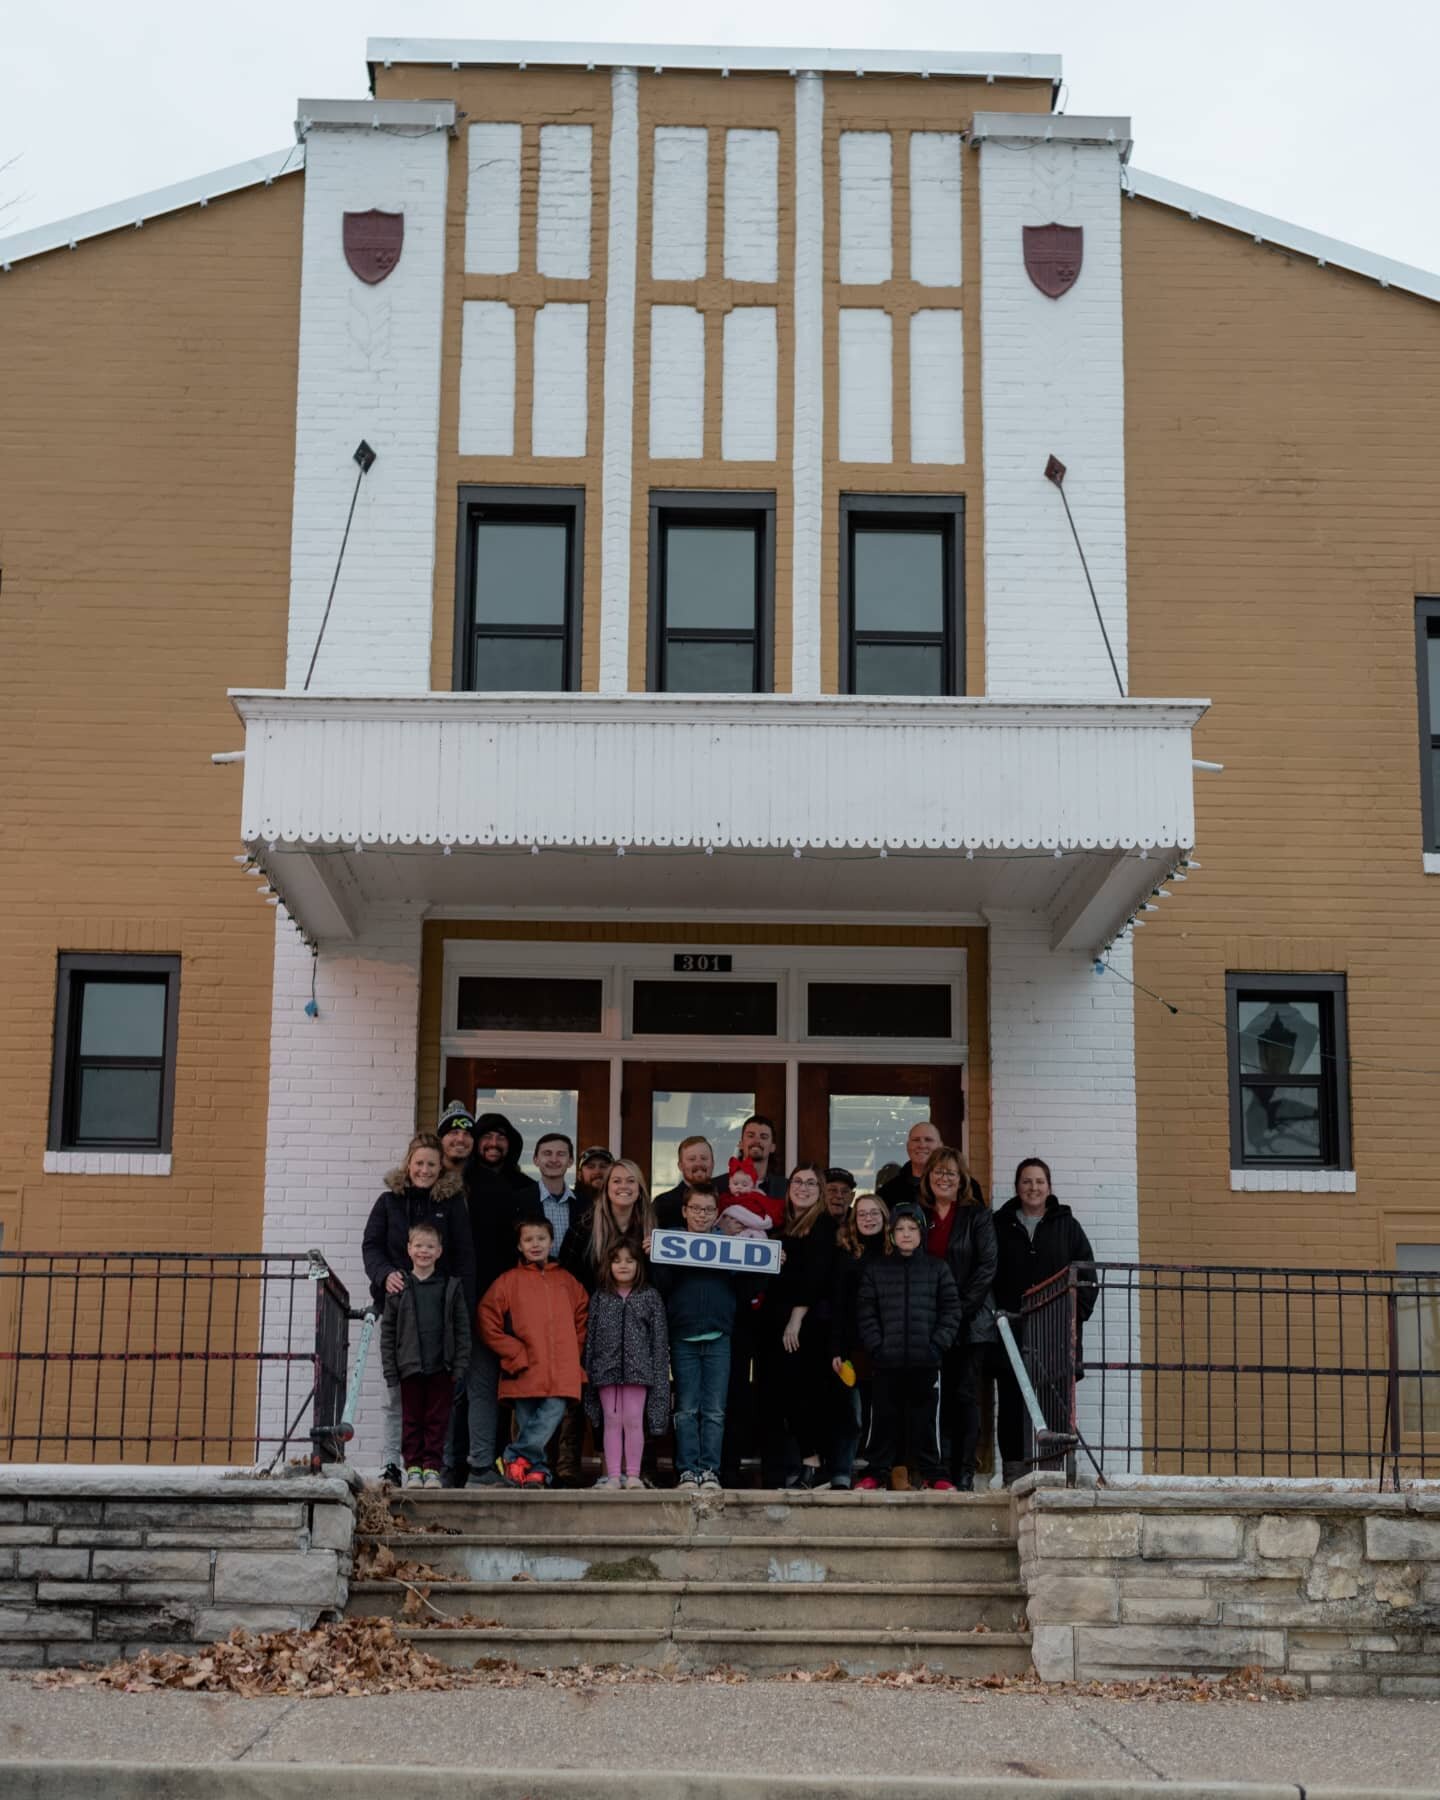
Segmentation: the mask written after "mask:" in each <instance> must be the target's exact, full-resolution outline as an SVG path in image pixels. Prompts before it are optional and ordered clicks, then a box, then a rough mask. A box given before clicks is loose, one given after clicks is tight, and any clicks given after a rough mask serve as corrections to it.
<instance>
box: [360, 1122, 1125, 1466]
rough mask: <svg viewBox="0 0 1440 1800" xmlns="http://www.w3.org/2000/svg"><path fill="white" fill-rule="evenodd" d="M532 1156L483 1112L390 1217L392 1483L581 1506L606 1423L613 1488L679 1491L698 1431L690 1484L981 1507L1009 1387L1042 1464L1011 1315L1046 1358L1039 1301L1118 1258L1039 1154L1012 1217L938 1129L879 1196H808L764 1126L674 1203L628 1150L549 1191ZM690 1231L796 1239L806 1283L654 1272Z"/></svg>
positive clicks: (841, 1176) (448, 1129)
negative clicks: (1038, 1337)
mask: <svg viewBox="0 0 1440 1800" xmlns="http://www.w3.org/2000/svg"><path fill="white" fill-rule="evenodd" d="M522 1149H523V1144H522V1141H521V1138H520V1134H519V1133H518V1132H517V1131H516V1130H515V1128H514V1126H513V1125H512V1124H511V1123H510V1121H509V1120H508V1119H507V1118H505V1117H504V1115H503V1114H500V1113H482V1114H480V1115H479V1116H477V1115H476V1114H475V1113H473V1112H471V1111H470V1110H469V1109H468V1108H466V1107H465V1106H463V1105H462V1104H459V1103H455V1104H453V1105H450V1106H448V1107H447V1108H446V1110H445V1112H444V1114H443V1116H442V1117H441V1119H440V1121H439V1123H438V1125H437V1127H436V1130H435V1131H434V1133H428V1132H427V1133H422V1134H420V1135H419V1136H417V1137H415V1138H414V1139H412V1141H411V1143H410V1145H409V1147H408V1148H407V1150H406V1153H405V1158H404V1161H403V1163H402V1164H401V1166H400V1167H398V1168H396V1169H394V1170H393V1171H392V1172H391V1173H390V1174H389V1175H388V1176H387V1177H386V1178H385V1191H384V1192H383V1193H382V1194H381V1195H380V1197H379V1199H378V1200H377V1201H376V1202H375V1204H374V1206H373V1208H372V1209H371V1212H370V1216H369V1219H368V1221H367V1223H366V1227H365V1236H364V1245H363V1254H364V1262H365V1271H366V1275H367V1277H368V1278H369V1281H370V1285H371V1295H372V1299H373V1301H374V1303H375V1306H376V1309H377V1311H379V1312H380V1339H381V1356H382V1362H383V1367H384V1374H385V1394H386V1398H385V1412H384V1419H383V1437H384V1464H385V1468H384V1474H385V1478H386V1479H388V1480H390V1481H392V1482H395V1483H399V1482H400V1481H401V1480H402V1479H403V1480H405V1481H407V1482H408V1483H409V1484H411V1485H418V1486H429V1487H440V1486H454V1485H459V1484H461V1483H462V1482H463V1483H464V1484H465V1485H468V1486H470V1487H487V1486H493V1485H499V1484H502V1483H505V1484H509V1485H511V1486H519V1487H533V1488H543V1487H545V1486H548V1485H550V1484H551V1482H552V1481H553V1482H558V1483H559V1484H561V1485H564V1486H578V1485H579V1484H580V1476H581V1452H582V1445H583V1437H584V1423H585V1420H586V1419H588V1421H589V1423H590V1425H591V1427H592V1430H593V1432H594V1436H595V1441H596V1443H597V1446H598V1447H599V1448H600V1450H601V1453H602V1456H603V1463H604V1473H603V1474H602V1475H601V1476H600V1477H599V1479H598V1480H597V1482H596V1484H595V1485H596V1486H597V1487H640V1486H651V1485H655V1484H656V1483H657V1481H658V1479H659V1476H658V1469H657V1460H656V1451H657V1445H658V1441H659V1440H660V1439H662V1438H663V1437H664V1436H665V1434H666V1433H667V1431H669V1430H671V1429H672V1428H673V1434H674V1439H673V1441H674V1470H675V1477H676V1481H677V1485H678V1486H679V1487H681V1488H688V1489H692V1490H693V1489H710V1490H718V1489H720V1488H722V1487H737V1486H740V1485H742V1478H743V1476H744V1473H745V1468H746V1465H747V1464H748V1463H749V1462H750V1461H752V1460H753V1459H754V1458H756V1457H758V1461H759V1480H760V1485H761V1486H763V1487H777V1488H778V1487H786V1488H816V1487H820V1486H822V1485H828V1486H829V1487H831V1488H841V1489H845V1488H850V1487H852V1486H854V1487H856V1488H858V1489H861V1490H867V1491H869V1490H876V1489H882V1488H886V1487H888V1486H889V1485H891V1483H892V1481H894V1482H895V1484H896V1485H899V1484H900V1482H901V1481H902V1480H903V1481H908V1482H909V1484H910V1485H912V1486H914V1485H918V1486H923V1487H927V1488H932V1489H935V1490H937V1491H941V1492H951V1491H956V1490H961V1491H964V1490H969V1489H972V1488H973V1487H974V1485H975V1470H976V1460H977V1451H978V1446H979V1435H980V1421H981V1396H982V1389H984V1388H988V1386H989V1385H990V1384H991V1383H993V1384H994V1385H995V1388H996V1391H997V1407H996V1436H997V1440H998V1447H999V1453H1000V1457H1001V1461H1002V1469H1003V1478H1004V1479H1005V1481H1006V1482H1009V1481H1011V1480H1013V1479H1014V1478H1015V1476H1016V1475H1018V1474H1019V1473H1020V1472H1021V1471H1022V1470H1023V1468H1025V1467H1028V1464H1025V1463H1024V1462H1023V1461H1022V1458H1023V1456H1024V1419H1025V1415H1024V1408H1023V1401H1022V1397H1021V1393H1020V1388H1019V1385H1018V1383H1017V1381H1016V1379H1015V1375H1014V1372H1013V1370H1012V1368H1011V1366H1010V1363H1009V1359H1008V1357H1007V1356H1006V1355H1005V1354H1004V1353H1003V1350H1002V1346H1001V1344H1000V1339H999V1332H998V1329H997V1317H998V1315H999V1313H1001V1312H1004V1313H1006V1314H1009V1315H1012V1317H1013V1318H1014V1321H1015V1328H1016V1331H1017V1335H1018V1332H1019V1319H1018V1315H1019V1311H1020V1302H1021V1298H1022V1296H1023V1295H1024V1293H1025V1292H1026V1290H1027V1289H1029V1288H1031V1287H1033V1286H1035V1284H1036V1283H1037V1282H1040V1281H1043V1280H1045V1279H1046V1278H1047V1277H1049V1276H1050V1275H1053V1274H1056V1273H1058V1272H1059V1271H1060V1270H1061V1269H1063V1268H1065V1267H1067V1266H1068V1265H1069V1264H1071V1263H1077V1262H1088V1261H1090V1260H1092V1259H1093V1253H1092V1251H1091V1248H1090V1243H1089V1240H1088V1239H1087V1238H1086V1236H1085V1232H1084V1230H1083V1229H1082V1228H1081V1225H1080V1223H1079V1221H1078V1220H1077V1219H1076V1218H1075V1216H1074V1214H1073V1213H1072V1212H1071V1210H1070V1208H1069V1207H1067V1206H1064V1205H1062V1204H1061V1202H1060V1201H1059V1199H1058V1198H1057V1197H1056V1195H1055V1193H1054V1191H1053V1189H1052V1185H1051V1174H1050V1169H1049V1167H1048V1165H1047V1164H1046V1163H1044V1162H1042V1161H1041V1160H1040V1159H1039V1158H1038V1157H1030V1158H1027V1159H1026V1160H1025V1161H1024V1162H1022V1163H1021V1164H1020V1166H1019V1168H1018V1169H1017V1170H1016V1173H1015V1192H1014V1195H1013V1196H1012V1197H1011V1198H1009V1199H1008V1200H1007V1201H1006V1202H1005V1204H1004V1205H1003V1206H1001V1207H999V1208H998V1210H996V1211H995V1212H993V1213H992V1211H991V1209H990V1207H989V1205H988V1203H987V1202H986V1199H985V1196H984V1194H983V1193H982V1191H981V1188H980V1184H979V1183H978V1182H977V1181H976V1179H975V1177H974V1175H973V1174H972V1173H971V1171H970V1169H969V1167H968V1165H967V1163H966V1161H965V1158H964V1156H963V1155H962V1154H961V1152H960V1151H959V1150H957V1149H955V1148H953V1147H952V1146H950V1145H948V1144H945V1143H944V1142H943V1141H942V1138H941V1134H940V1132H939V1130H938V1129H937V1128H936V1126H935V1125H934V1124H933V1123H932V1122H930V1121H928V1120H926V1121H922V1122H920V1123H918V1124H916V1125H914V1126H913V1127H912V1128H911V1130H910V1133H909V1136H908V1138H907V1140H906V1146H905V1161H904V1162H903V1164H896V1165H893V1167H892V1169H891V1170H882V1171H881V1175H882V1179H881V1180H880V1181H879V1182H878V1183H877V1191H875V1192H873V1193H872V1192H857V1191H856V1184H855V1180H854V1177H853V1176H852V1175H851V1174H850V1173H849V1172H848V1171H847V1170H845V1169H840V1168H822V1167H820V1166H818V1165H816V1164H814V1163H804V1162H802V1163H798V1164H796V1166H795V1167H794V1168H793V1169H791V1170H790V1172H789V1174H788V1175H786V1174H783V1173H782V1172H781V1170H780V1168H779V1166H778V1162H777V1134H776V1130H775V1126H774V1124H773V1122H772V1121H771V1120H769V1119H766V1118H763V1117H761V1116H759V1115H755V1116H752V1117H751V1118H749V1119H747V1120H746V1121H745V1123H744V1125H743V1126H742V1127H741V1131H740V1140H739V1144H738V1146H737V1151H736V1154H735V1156H733V1157H731V1158H729V1160H728V1169H727V1170H726V1172H724V1173H723V1174H717V1170H716V1162H715V1153H714V1150H713V1147H712V1146H711V1145H710V1143H709V1142H708V1141H707V1140H706V1139H705V1138H703V1137H691V1138H687V1139H685V1141H684V1142H683V1143H682V1144H681V1145H680V1146H679V1150H678V1162H679V1170H680V1180H679V1182H678V1183H677V1184H676V1185H675V1186H674V1187H672V1188H669V1189H668V1190H666V1191H665V1192H664V1193H659V1194H655V1195H653V1196H652V1195H651V1194H650V1193H649V1192H648V1191H647V1188H646V1184H645V1180H644V1177H643V1175H642V1173H641V1171H640V1169H639V1167H638V1166H637V1165H636V1164H635V1163H634V1162H631V1161H629V1160H627V1159H626V1158H624V1157H615V1156H612V1155H611V1153H610V1152H609V1151H608V1150H605V1149H600V1148H594V1149H589V1150H586V1151H585V1152H584V1153H583V1154H582V1155H581V1157H580V1159H579V1162H578V1164H577V1163H576V1162H575V1150H574V1145H573V1144H572V1143H571V1141H570V1139H569V1138H568V1137H567V1136H566V1135H565V1134H564V1133H562V1132H547V1133H546V1134H545V1135H544V1136H542V1137H541V1138H540V1139H539V1141H538V1142H537V1143H536V1145H535V1151H534V1164H535V1168H536V1170H537V1171H538V1174H539V1179H538V1180H535V1179H533V1178H532V1177H530V1176H528V1175H526V1174H525V1173H524V1171H523V1170H522V1169H521V1167H520V1155H521V1151H522ZM572 1167H573V1168H574V1181H573V1185H572V1182H571V1170H572ZM883 1177H888V1179H887V1178H883ZM662 1227H665V1228H670V1229H680V1230H683V1231H688V1232H693V1233H709V1232H721V1233H726V1234H730V1235H739V1236H742V1237H746V1238H774V1239H778V1240H779V1241H780V1246H781V1256H780V1267H779V1271H778V1273H776V1274H763V1275H759V1274H750V1273H746V1272H743V1271H742V1272H732V1271H731V1269H730V1267H729V1266H720V1265H718V1264H717V1263H716V1262H714V1261H711V1262H703V1263H702V1262H683V1263H674V1262H669V1261H655V1262H652V1261H651V1250H652V1237H653V1234H654V1232H655V1231H656V1230H657V1229H659V1228H662ZM1089 1298H1090V1300H1091V1302H1092V1303H1093V1290H1092V1291H1091V1292H1090V1295H1089ZM1080 1305H1081V1312H1082V1314H1083V1313H1084V1311H1085V1306H1086V1294H1085V1291H1084V1290H1083V1289H1082V1292H1081V1301H1080ZM672 1389H673V1404H672ZM502 1418H508V1419H510V1421H511V1423H510V1425H509V1427H508V1428H507V1430H506V1431H505V1433H504V1439H505V1441H504V1442H503V1443H502V1442H501V1435H502V1434H501V1421H502ZM902 1469H903V1471H904V1474H903V1475H901V1474H900V1473H899V1471H900V1470H902Z"/></svg>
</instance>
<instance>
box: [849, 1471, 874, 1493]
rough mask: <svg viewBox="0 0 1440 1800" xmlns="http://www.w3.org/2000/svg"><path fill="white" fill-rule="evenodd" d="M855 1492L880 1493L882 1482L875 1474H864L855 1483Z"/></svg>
mask: <svg viewBox="0 0 1440 1800" xmlns="http://www.w3.org/2000/svg"><path fill="white" fill-rule="evenodd" d="M855 1492H856V1493H857V1494H878V1493H879V1492H880V1483H879V1482H878V1481H877V1480H876V1479H875V1477H874V1476H873V1475H862V1476H861V1477H860V1479H859V1480H858V1481H857V1482H856V1483H855Z"/></svg>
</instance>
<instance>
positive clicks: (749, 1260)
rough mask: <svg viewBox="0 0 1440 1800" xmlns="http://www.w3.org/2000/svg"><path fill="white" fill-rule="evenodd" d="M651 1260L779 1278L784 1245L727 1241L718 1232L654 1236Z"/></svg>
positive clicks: (664, 1231) (764, 1240)
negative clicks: (782, 1246) (776, 1276)
mask: <svg viewBox="0 0 1440 1800" xmlns="http://www.w3.org/2000/svg"><path fill="white" fill-rule="evenodd" d="M650 1260H651V1262H656V1263H691V1264H693V1265H694V1266H695V1267H696V1268H702V1269H725V1270H727V1271H728V1272H729V1273H730V1274H733V1275H778V1274H779V1273H780V1244H779V1241H778V1240H777V1239H775V1238H746V1237H726V1236H724V1235H722V1234H721V1233H720V1232H718V1231H671V1230H669V1229H668V1228H665V1229H662V1230H658V1231H654V1232H652V1233H651V1235H650Z"/></svg>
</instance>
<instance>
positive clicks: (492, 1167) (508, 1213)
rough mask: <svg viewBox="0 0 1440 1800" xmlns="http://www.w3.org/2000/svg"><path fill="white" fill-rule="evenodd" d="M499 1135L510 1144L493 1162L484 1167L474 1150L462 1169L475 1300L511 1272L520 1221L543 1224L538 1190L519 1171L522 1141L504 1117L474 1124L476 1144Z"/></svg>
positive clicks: (491, 1115)
mask: <svg viewBox="0 0 1440 1800" xmlns="http://www.w3.org/2000/svg"><path fill="white" fill-rule="evenodd" d="M490 1131H500V1132H503V1133H504V1134H505V1138H506V1140H507V1142H508V1143H509V1145H510V1148H509V1151H508V1152H507V1154H506V1155H505V1156H504V1157H503V1158H502V1159H501V1160H500V1161H499V1162H498V1163H487V1162H486V1161H484V1159H483V1158H482V1157H481V1155H480V1152H479V1150H478V1149H477V1150H476V1151H475V1153H474V1154H473V1155H472V1156H471V1158H470V1160H469V1161H468V1162H467V1163H466V1164H465V1199H466V1204H467V1205H468V1207H469V1211H470V1235H471V1238H472V1240H473V1242H474V1245H475V1289H476V1298H477V1299H478V1300H483V1299H484V1298H485V1290H486V1289H487V1288H488V1287H489V1286H490V1285H491V1283H492V1282H494V1281H496V1280H497V1279H498V1278H499V1277H500V1276H501V1275H503V1274H504V1273H505V1271H506V1270H507V1269H513V1268H514V1267H515V1258H516V1254H517V1253H516V1249H515V1228H516V1226H517V1225H518V1224H519V1223H520V1221H521V1220H522V1219H543V1218H544V1217H545V1214H544V1213H543V1212H542V1211H541V1208H540V1185H539V1183H538V1182H536V1181H532V1180H531V1178H530V1177H529V1176H528V1175H526V1174H524V1173H523V1172H522V1170H521V1168H520V1152H521V1151H522V1150H523V1149H524V1148H525V1140H524V1138H522V1137H521V1135H520V1133H519V1132H518V1131H517V1130H516V1129H515V1127H514V1126H513V1125H512V1124H511V1123H510V1121H509V1120H508V1119H507V1118H506V1117H505V1115H504V1113H482V1114H481V1115H480V1117H479V1118H478V1119H477V1120H476V1121H475V1142H476V1143H477V1144H478V1143H479V1142H480V1139H481V1138H482V1137H484V1136H485V1134H486V1133H487V1132H490Z"/></svg>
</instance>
